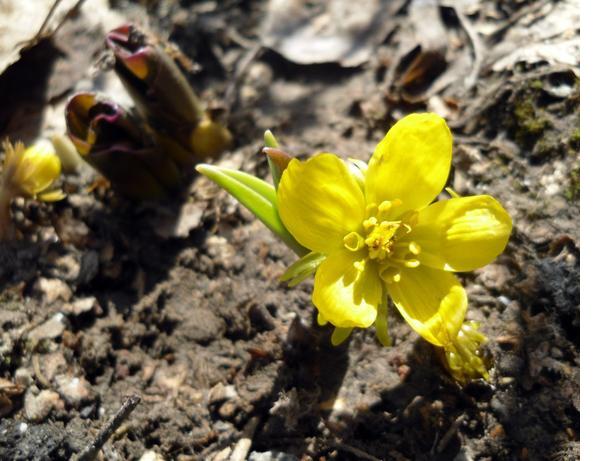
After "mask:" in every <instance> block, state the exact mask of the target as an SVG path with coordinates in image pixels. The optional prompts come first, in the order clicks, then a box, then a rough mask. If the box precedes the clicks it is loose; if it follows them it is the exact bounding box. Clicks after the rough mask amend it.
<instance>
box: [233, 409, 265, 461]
mask: <svg viewBox="0 0 600 461" xmlns="http://www.w3.org/2000/svg"><path fill="white" fill-rule="evenodd" d="M258 422H259V419H258V417H257V416H253V417H252V418H250V421H248V422H247V423H246V426H244V430H243V433H242V438H241V439H240V440H238V442H237V443H236V444H235V447H234V449H233V452H232V453H231V456H230V457H229V461H244V460H245V459H246V458H247V457H248V452H249V451H250V447H251V446H252V439H253V437H254V433H255V432H256V427H257V426H258Z"/></svg>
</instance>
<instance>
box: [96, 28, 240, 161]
mask: <svg viewBox="0 0 600 461" xmlns="http://www.w3.org/2000/svg"><path fill="white" fill-rule="evenodd" d="M106 44H107V46H108V47H109V48H110V50H112V52H113V53H114V56H115V59H116V63H115V71H116V72H117V75H118V76H119V78H120V79H121V81H122V82H123V84H124V85H125V87H126V88H127V91H128V92H129V94H130V95H131V97H132V98H133V100H134V101H135V104H136V108H137V110H138V111H139V112H140V114H141V115H142V116H143V117H144V118H145V119H146V120H147V121H148V123H149V125H150V126H151V127H152V129H153V130H154V131H156V132H157V139H159V143H160V144H161V145H162V146H164V147H165V148H167V149H168V151H169V152H170V151H175V152H176V154H175V155H174V160H175V161H176V162H177V163H178V164H179V165H182V166H183V165H185V166H189V165H193V164H194V163H196V162H197V161H198V158H204V157H207V156H212V155H215V154H218V153H220V152H222V151H223V150H225V149H226V148H228V147H229V146H230V145H231V134H230V133H229V131H228V130H227V129H226V128H225V127H223V126H221V125H220V124H219V123H217V122H216V121H214V120H213V119H212V118H211V117H210V116H209V115H208V114H207V113H205V112H204V111H203V110H202V108H201V106H200V103H199V101H198V99H197V98H196V95H195V94H194V91H193V90H192V88H191V86H190V85H189V83H188V81H187V80H186V78H185V77H184V75H183V73H182V72H181V71H180V69H179V67H177V64H176V63H175V61H173V59H172V58H171V57H170V56H169V55H168V54H167V53H165V52H164V51H163V50H162V49H161V48H160V47H159V46H158V45H157V44H155V43H152V42H151V40H150V39H149V38H148V37H147V36H146V35H144V34H143V33H142V32H140V31H139V30H138V29H136V28H135V27H134V26H132V25H130V24H127V25H123V26H121V27H118V28H116V29H114V30H112V31H111V32H109V33H108V34H107V35H106Z"/></svg>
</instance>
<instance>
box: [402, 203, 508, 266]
mask: <svg viewBox="0 0 600 461" xmlns="http://www.w3.org/2000/svg"><path fill="white" fill-rule="evenodd" d="M511 230H512V220H511V219H510V216H509V215H508V213H507V212H506V210H504V208H502V205H500V203H498V202H497V201H496V200H495V199H494V198H493V197H490V196H489V195H476V196H473V197H461V198H453V199H449V200H443V201H440V202H436V203H434V204H432V205H430V206H428V207H427V208H425V209H424V210H422V211H421V212H420V213H419V218H418V224H417V225H416V226H415V228H414V229H413V232H412V233H411V234H410V238H411V239H414V241H416V242H417V243H418V244H419V245H420V246H421V254H420V255H419V260H420V261H421V263H423V264H425V265H427V266H430V267H434V268H437V269H444V270H451V271H470V270H473V269H477V268H478V267H482V266H485V265H486V264H488V263H490V262H491V261H493V260H494V259H495V258H496V256H498V255H499V254H500V253H502V251H503V250H504V248H505V247H506V244H507V242H508V238H509V236H510V232H511Z"/></svg>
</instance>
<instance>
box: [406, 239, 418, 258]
mask: <svg viewBox="0 0 600 461" xmlns="http://www.w3.org/2000/svg"><path fill="white" fill-rule="evenodd" d="M408 251H410V252H411V253H412V254H414V255H415V256H416V255H418V254H420V253H421V245H419V244H418V243H417V242H410V243H409V244H408Z"/></svg>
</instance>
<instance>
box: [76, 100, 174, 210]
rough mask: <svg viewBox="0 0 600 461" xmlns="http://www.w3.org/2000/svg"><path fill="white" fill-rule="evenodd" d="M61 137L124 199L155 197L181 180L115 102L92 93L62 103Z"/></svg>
mask: <svg viewBox="0 0 600 461" xmlns="http://www.w3.org/2000/svg"><path fill="white" fill-rule="evenodd" d="M65 117H66V121H67V134H68V136H69V138H70V139H71V141H72V142H73V144H74V145H75V148H76V149H77V151H78V152H79V154H80V155H81V156H82V158H83V159H84V160H85V161H86V162H88V163H89V164H90V165H91V166H92V167H94V168H95V169H97V170H98V171H99V172H100V173H102V174H103V175H104V176H106V178H107V179H108V180H109V181H110V182H111V183H112V184H113V186H114V187H115V188H116V189H117V190H119V191H120V192H121V193H123V194H124V195H126V196H128V197H130V198H133V199H138V200H142V199H157V198H162V197H164V196H166V195H167V193H168V191H169V190H171V189H174V188H175V187H176V186H177V185H178V184H179V183H180V181H181V174H180V171H179V168H178V167H177V165H176V164H175V162H174V161H173V160H172V159H170V158H169V157H168V156H167V155H166V154H165V153H164V152H163V151H162V149H160V148H159V147H158V146H156V145H155V144H154V143H153V141H152V138H151V137H150V135H149V133H146V132H144V131H142V130H141V129H140V128H139V126H138V124H137V123H136V122H135V121H134V120H133V119H132V117H131V116H130V115H129V114H128V113H127V112H126V111H125V110H124V109H123V108H122V107H120V106H119V105H118V104H116V103H114V102H113V101H110V100H108V99H103V98H100V97H98V96H97V95H95V94H92V93H79V94H76V95H75V96H73V97H72V98H71V100H70V101H69V102H68V104H67V107H66V110H65Z"/></svg>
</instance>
